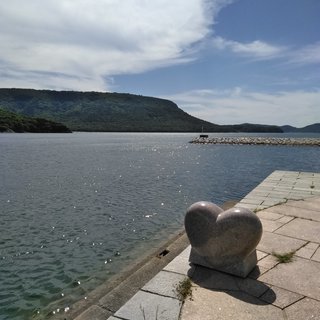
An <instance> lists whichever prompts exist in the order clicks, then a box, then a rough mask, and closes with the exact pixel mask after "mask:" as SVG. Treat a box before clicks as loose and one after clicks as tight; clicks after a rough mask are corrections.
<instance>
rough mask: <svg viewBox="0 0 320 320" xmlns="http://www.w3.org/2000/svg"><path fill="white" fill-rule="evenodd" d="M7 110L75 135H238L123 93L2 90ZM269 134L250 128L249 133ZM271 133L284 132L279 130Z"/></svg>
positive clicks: (168, 103) (235, 129)
mask: <svg viewBox="0 0 320 320" xmlns="http://www.w3.org/2000/svg"><path fill="white" fill-rule="evenodd" d="M0 105H1V106H2V107H4V108H6V109H7V110H10V111H13V112H17V113H20V114H23V115H27V116H36V117H41V118H45V119H49V120H52V121H57V122H61V123H63V124H64V125H66V126H67V127H69V128H70V129H71V130H73V131H115V132H124V131H128V132H200V131H201V130H202V128H203V130H204V131H205V132H238V131H239V128H238V127H236V126H219V125H216V124H212V123H210V122H207V121H203V120H200V119H197V118H195V117H193V116H190V115H189V114H187V113H186V112H184V111H183V110H181V109H179V108H178V106H177V105H176V104H175V103H173V102H172V101H169V100H165V99H158V98H153V97H144V96H139V95H133V94H124V93H101V92H75V91H50V90H32V89H0ZM261 129H263V131H264V130H266V128H265V127H264V126H259V125H251V126H250V128H249V130H250V132H260V131H261ZM268 129H270V131H273V132H282V131H281V129H279V128H278V127H273V126H270V127H268Z"/></svg>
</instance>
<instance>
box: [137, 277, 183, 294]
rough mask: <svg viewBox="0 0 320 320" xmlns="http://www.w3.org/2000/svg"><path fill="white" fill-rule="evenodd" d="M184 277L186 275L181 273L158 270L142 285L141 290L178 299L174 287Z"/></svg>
mask: <svg viewBox="0 0 320 320" xmlns="http://www.w3.org/2000/svg"><path fill="white" fill-rule="evenodd" d="M185 278H186V277H185V276H184V275H182V274H178V273H174V272H167V271H160V272H159V273H158V274H157V275H156V276H155V277H153V278H152V279H151V280H150V281H149V282H148V283H147V284H146V285H145V286H143V287H142V290H143V291H148V292H151V293H155V294H159V295H162V296H166V297H171V298H176V299H178V294H177V291H176V288H177V286H178V285H179V283H180V282H181V281H183V280H184V279H185Z"/></svg>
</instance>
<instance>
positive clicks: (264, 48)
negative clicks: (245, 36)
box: [212, 37, 287, 59]
mask: <svg viewBox="0 0 320 320" xmlns="http://www.w3.org/2000/svg"><path fill="white" fill-rule="evenodd" d="M212 45H213V47H214V48H216V49H219V50H231V51H232V52H234V53H236V54H240V55H244V56H249V57H253V58H256V59H270V58H275V57H279V56H282V55H283V54H284V53H285V52H286V51H287V48H286V47H284V46H275V45H271V44H268V43H266V42H263V41H260V40H255V41H252V42H247V43H241V42H238V41H232V40H227V39H224V38H222V37H214V38H213V39H212Z"/></svg>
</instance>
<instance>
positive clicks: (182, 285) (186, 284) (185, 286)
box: [176, 278, 192, 301]
mask: <svg viewBox="0 0 320 320" xmlns="http://www.w3.org/2000/svg"><path fill="white" fill-rule="evenodd" d="M191 287H192V285H191V281H190V279H189V278H185V279H184V280H182V281H180V282H179V284H178V285H177V288H176V291H177V293H178V298H179V299H180V300H182V301H184V300H186V299H187V298H188V297H190V298H191V296H192V288H191Z"/></svg>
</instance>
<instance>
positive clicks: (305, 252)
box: [295, 242, 319, 259]
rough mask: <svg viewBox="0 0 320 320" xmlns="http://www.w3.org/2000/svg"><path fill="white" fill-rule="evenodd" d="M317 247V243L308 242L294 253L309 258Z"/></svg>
mask: <svg viewBox="0 0 320 320" xmlns="http://www.w3.org/2000/svg"><path fill="white" fill-rule="evenodd" d="M318 247H319V244H317V243H313V242H309V243H308V244H307V245H306V246H304V247H302V248H301V249H299V250H298V251H297V252H296V253H295V255H296V256H298V257H301V258H305V259H311V257H312V256H313V255H314V254H315V252H316V251H317V249H318Z"/></svg>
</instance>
